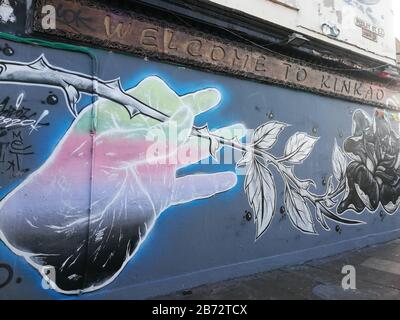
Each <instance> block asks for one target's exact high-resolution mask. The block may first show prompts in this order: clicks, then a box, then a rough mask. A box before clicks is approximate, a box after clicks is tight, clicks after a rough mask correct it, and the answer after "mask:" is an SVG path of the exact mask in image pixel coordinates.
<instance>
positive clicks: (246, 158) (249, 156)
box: [236, 152, 254, 167]
mask: <svg viewBox="0 0 400 320" xmlns="http://www.w3.org/2000/svg"><path fill="white" fill-rule="evenodd" d="M253 159H254V154H253V153H252V152H244V153H243V156H242V158H241V159H240V160H239V161H238V162H237V163H236V166H237V167H245V166H247V165H248V164H249V163H250V162H252V161H253Z"/></svg>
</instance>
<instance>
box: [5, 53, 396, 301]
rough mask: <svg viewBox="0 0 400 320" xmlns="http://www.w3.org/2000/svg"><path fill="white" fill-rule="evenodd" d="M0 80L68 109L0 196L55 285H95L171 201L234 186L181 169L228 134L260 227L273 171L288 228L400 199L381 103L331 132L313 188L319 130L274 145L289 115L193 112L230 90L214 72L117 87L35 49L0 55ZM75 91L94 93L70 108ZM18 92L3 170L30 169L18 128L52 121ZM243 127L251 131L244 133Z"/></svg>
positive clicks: (35, 262)
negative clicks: (206, 83)
mask: <svg viewBox="0 0 400 320" xmlns="http://www.w3.org/2000/svg"><path fill="white" fill-rule="evenodd" d="M0 82H1V84H2V85H4V84H7V85H10V84H13V85H31V86H41V87H46V88H49V89H50V90H55V89H59V90H60V89H61V90H62V93H63V95H64V98H65V101H66V102H67V105H68V111H69V112H70V114H71V115H72V116H73V117H74V120H73V123H72V125H71V126H70V127H69V129H68V131H67V132H66V133H65V134H64V136H63V138H62V140H61V141H60V142H59V143H58V144H57V145H56V146H55V148H54V150H53V151H52V154H51V156H50V157H49V158H48V159H47V160H46V161H45V162H44V163H43V164H42V165H41V166H40V167H39V168H38V169H36V170H34V171H32V172H29V173H30V174H29V175H28V176H27V177H26V178H25V179H24V181H23V182H22V183H21V184H20V185H18V186H17V187H16V188H14V189H13V190H12V191H11V192H9V193H8V194H7V195H6V196H5V197H4V198H3V199H2V200H1V203H0V239H1V240H2V241H3V243H4V244H5V245H6V246H7V247H8V248H9V249H10V250H11V251H12V252H13V253H15V254H16V255H18V256H21V257H23V258H25V259H26V261H27V262H28V263H29V264H30V265H31V266H32V267H33V268H35V269H36V270H37V271H38V272H39V273H40V274H41V276H42V277H43V279H45V280H46V281H48V282H49V283H50V287H51V288H52V289H54V290H55V291H57V292H60V293H65V294H78V293H82V292H92V291H95V290H98V289H100V288H103V287H105V286H106V285H108V284H110V283H111V282H112V281H113V280H114V279H116V278H117V277H118V275H119V274H120V273H121V272H122V270H123V269H124V268H125V267H126V265H127V264H128V263H129V261H130V260H132V258H134V257H135V255H136V254H137V253H138V251H139V250H140V248H141V247H142V244H143V242H144V240H145V239H146V238H147V237H148V235H149V234H150V233H151V231H152V230H153V227H154V225H155V223H156V221H157V219H158V218H159V217H160V215H161V214H162V213H163V212H165V211H166V210H167V209H168V208H171V207H174V206H179V205H183V204H185V203H191V202H194V201H196V200H201V199H209V198H213V197H214V196H216V195H218V194H222V193H225V192H227V191H229V190H231V189H232V188H234V187H235V186H236V184H237V182H238V176H237V173H235V172H232V171H224V170H222V171H220V172H214V173H192V174H187V175H183V176H181V175H179V174H178V172H179V170H181V169H182V168H186V167H190V166H191V165H193V164H196V163H198V162H199V161H202V160H204V159H209V158H210V157H212V158H215V159H218V153H219V151H220V150H221V149H222V148H230V149H234V150H236V151H239V152H241V154H242V157H241V159H239V160H238V161H237V164H236V165H237V167H238V168H239V167H245V168H246V169H245V178H244V192H245V194H246V196H247V200H248V204H249V205H250V206H251V208H252V211H253V214H254V222H255V226H256V230H255V234H256V237H255V238H256V240H258V239H260V238H261V237H262V236H263V235H264V234H266V231H267V230H268V229H269V228H270V226H271V222H272V221H273V218H274V216H275V213H276V211H277V199H278V194H279V193H280V192H281V191H280V190H278V187H277V182H276V180H277V178H278V176H280V178H281V181H282V182H283V186H284V188H283V190H282V192H283V204H284V207H285V210H286V214H287V216H288V217H289V220H290V223H291V225H293V227H294V229H293V231H296V229H297V230H298V231H300V232H301V233H304V234H310V235H317V234H318V231H317V228H316V222H318V223H319V225H321V226H322V228H323V229H325V230H326V231H329V230H330V228H331V227H330V222H333V223H335V224H344V225H350V226H353V225H362V224H364V222H363V221H359V220H353V219H349V218H345V217H344V216H343V214H344V213H345V212H348V213H351V211H356V212H357V213H361V212H362V211H364V209H368V210H370V211H375V210H377V209H378V206H379V205H380V204H381V205H382V206H383V208H384V209H385V210H386V211H387V212H388V213H391V214H392V213H394V212H395V211H396V210H397V209H398V206H399V205H400V201H399V196H400V194H399V192H398V190H399V186H400V183H399V173H398V167H399V165H400V161H399V157H398V153H399V148H400V147H399V146H400V145H399V137H398V135H397V134H396V133H395V132H394V130H393V129H392V128H391V124H390V122H389V121H387V120H386V118H385V115H382V114H380V113H379V112H376V113H375V114H374V116H370V115H369V114H367V113H365V112H364V111H362V110H356V111H354V113H353V130H352V136H350V137H348V138H347V139H346V140H345V142H344V144H343V146H341V145H339V144H338V143H337V142H336V141H335V140H334V139H333V142H334V144H333V149H332V157H331V158H332V160H331V164H332V167H331V172H332V174H331V175H330V176H329V177H328V179H327V183H326V190H325V191H324V193H322V194H320V193H318V192H316V191H315V190H316V182H315V178H312V177H311V178H309V179H302V178H299V176H298V175H297V173H296V170H297V168H299V167H301V166H302V165H303V164H304V163H305V161H306V160H307V159H308V158H309V157H310V156H311V154H312V152H313V150H314V149H315V148H316V146H317V145H318V141H319V139H320V138H319V137H317V136H312V135H309V134H307V133H305V132H301V131H294V133H293V134H292V135H291V136H289V138H288V139H287V140H286V141H285V144H284V151H283V154H282V155H281V156H278V155H277V153H276V152H275V151H274V150H273V148H274V146H275V145H276V144H277V143H278V142H280V140H281V135H282V133H283V132H286V131H288V130H290V127H291V124H289V123H283V122H279V121H268V122H266V123H261V124H260V125H259V126H258V127H257V128H256V129H255V130H254V131H253V130H250V129H247V128H245V126H244V125H243V124H241V123H236V124H232V125H228V126H224V127H222V128H219V129H217V130H210V129H209V127H208V125H207V124H205V123H203V124H202V125H201V126H198V125H195V122H196V118H199V117H201V116H204V114H206V112H208V111H210V110H212V109H217V108H218V106H219V105H220V103H221V101H222V100H223V99H224V96H223V94H222V93H221V92H220V91H219V90H218V89H217V88H214V87H213V86H210V87H208V88H205V89H202V90H197V91H194V92H192V93H188V94H178V93H177V91H176V90H174V89H175V88H172V87H171V86H169V85H168V84H167V82H166V81H165V80H164V79H162V78H161V77H158V76H148V77H145V78H143V79H142V80H141V81H140V82H139V83H138V84H137V85H136V86H134V87H131V88H130V89H128V90H125V89H124V88H123V87H124V86H123V84H122V83H121V81H120V80H119V79H114V80H109V79H107V80H104V79H101V78H94V77H93V76H92V75H88V74H84V73H78V72H74V71H71V70H68V69H65V68H59V67H57V66H55V65H52V64H51V63H50V62H49V61H47V59H46V57H45V56H44V55H42V56H41V57H39V58H38V59H36V60H34V61H32V62H30V63H25V62H19V61H2V62H0ZM82 94H90V95H95V96H97V97H99V99H98V100H97V101H96V102H95V103H91V104H89V105H87V106H86V107H85V108H84V109H83V110H78V108H77V104H78V102H79V101H80V99H81V96H82ZM23 99H24V96H23V95H22V96H21V97H19V98H18V99H17V103H16V105H15V106H11V105H10V103H9V101H10V100H9V98H7V97H6V98H4V100H3V102H2V104H1V109H0V113H1V116H0V128H1V131H0V136H1V135H2V134H3V135H5V134H7V135H8V136H9V137H10V139H11V140H10V139H9V140H8V142H7V143H1V142H0V156H1V157H0V169H1V170H2V171H1V174H6V173H7V172H9V174H13V175H15V174H18V172H19V171H26V170H27V168H26V167H24V165H23V162H20V160H21V159H22V158H23V157H24V156H26V155H30V154H32V152H33V151H32V145H30V144H29V143H26V141H25V138H24V137H25V136H24V134H27V135H29V133H30V132H31V131H34V130H37V129H38V128H39V127H40V126H46V125H49V123H47V122H46V121H45V120H46V116H47V115H48V114H49V113H48V111H47V113H46V112H44V113H41V114H38V113H36V112H34V111H33V110H31V109H30V108H27V107H23V106H22V103H21V102H22V101H23ZM55 100H56V98H55V96H52V95H50V96H49V101H50V102H52V101H55ZM293 129H294V130H296V128H293ZM23 130H26V132H25V131H23ZM2 132H5V133H2ZM246 135H251V138H250V141H246V142H243V138H244V137H245V136H246ZM377 140H379V141H383V143H376V141H377ZM28 171H29V170H28ZM44 186H46V187H44ZM27 208H28V209H27ZM15 225H18V228H15ZM32 239H34V241H33V240H32Z"/></svg>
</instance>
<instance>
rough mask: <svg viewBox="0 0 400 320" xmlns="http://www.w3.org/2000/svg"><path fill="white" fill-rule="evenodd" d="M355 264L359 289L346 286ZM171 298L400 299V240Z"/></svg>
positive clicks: (180, 293)
mask: <svg viewBox="0 0 400 320" xmlns="http://www.w3.org/2000/svg"><path fill="white" fill-rule="evenodd" d="M345 265H352V266H354V267H355V269H356V287H357V289H356V290H346V291H345V290H343V289H342V286H341V283H342V279H343V277H344V276H345V275H343V274H342V273H341V271H342V268H343V266H345ZM159 299H167V300H197V299H199V300H219V299H227V300H242V299H243V300H247V299H251V300H252V299H255V300H267V299H273V300H274V299H290V300H292V299H313V300H314V299H363V300H364V299H399V300H400V239H398V240H395V241H392V242H389V243H386V244H383V245H377V246H373V247H368V248H365V249H361V250H357V251H351V252H348V253H344V254H340V255H337V256H333V257H330V258H327V259H323V260H318V261H313V262H309V263H306V264H304V265H302V266H296V267H289V268H283V269H279V270H275V271H270V272H264V273H261V274H257V275H253V276H250V277H245V278H240V279H235V280H229V281H223V282H220V283H216V284H211V285H204V286H201V287H198V288H195V289H192V290H188V291H185V292H178V293H175V294H172V295H168V296H163V297H159Z"/></svg>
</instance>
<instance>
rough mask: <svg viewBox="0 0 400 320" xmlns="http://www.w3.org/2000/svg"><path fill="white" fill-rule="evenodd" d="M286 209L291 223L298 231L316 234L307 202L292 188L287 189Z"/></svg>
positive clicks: (287, 187)
mask: <svg viewBox="0 0 400 320" xmlns="http://www.w3.org/2000/svg"><path fill="white" fill-rule="evenodd" d="M285 207H286V212H287V214H288V216H289V218H290V221H291V222H292V224H293V225H294V226H295V227H296V228H297V229H299V230H300V231H302V232H305V233H312V234H315V233H316V231H315V228H314V222H313V218H312V216H311V213H310V209H309V208H308V206H307V203H306V201H305V200H304V199H303V197H302V196H301V195H300V194H299V193H298V192H297V191H296V190H294V189H293V188H292V187H290V186H286V189H285Z"/></svg>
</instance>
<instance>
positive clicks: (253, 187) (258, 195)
mask: <svg viewBox="0 0 400 320" xmlns="http://www.w3.org/2000/svg"><path fill="white" fill-rule="evenodd" d="M245 191H246V194H247V198H248V200H249V204H250V206H251V207H252V209H253V212H254V215H255V217H254V219H255V224H256V228H257V230H256V239H259V238H260V237H261V236H262V235H263V233H264V232H265V231H266V230H267V229H268V227H269V226H270V224H271V220H272V217H273V216H274V213H275V202H276V191H275V183H274V178H273V176H272V173H271V171H269V170H268V169H267V168H264V167H262V166H261V165H260V164H259V163H258V162H257V161H253V162H252V163H251V165H250V167H249V170H248V172H247V175H246V180H245Z"/></svg>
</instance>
